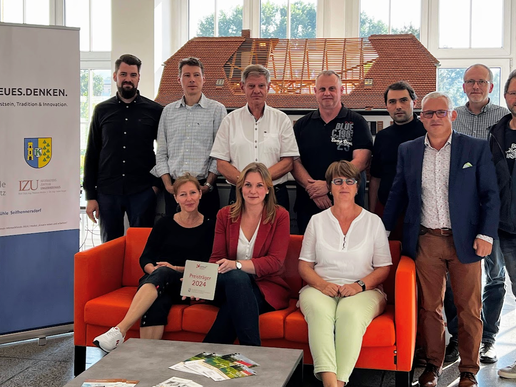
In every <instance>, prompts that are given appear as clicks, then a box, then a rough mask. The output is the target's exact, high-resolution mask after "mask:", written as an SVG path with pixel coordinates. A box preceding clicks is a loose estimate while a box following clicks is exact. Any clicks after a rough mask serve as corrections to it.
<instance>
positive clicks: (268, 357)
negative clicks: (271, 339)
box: [65, 339, 303, 387]
mask: <svg viewBox="0 0 516 387" xmlns="http://www.w3.org/2000/svg"><path fill="white" fill-rule="evenodd" d="M200 352H216V353H220V354H222V355H224V354H227V353H234V352H240V353H241V354H242V355H244V356H246V357H248V358H249V359H251V360H253V361H255V362H257V363H258V364H260V366H259V367H256V368H254V370H255V371H256V375H255V376H249V377H245V378H240V379H232V380H227V381H222V382H215V381H213V380H212V379H209V378H206V377H204V376H200V375H194V374H188V373H185V372H181V371H175V370H172V369H170V368H168V367H170V366H172V365H174V364H176V363H179V362H180V361H183V360H185V359H188V358H189V357H192V356H194V355H197V354H198V353H200ZM172 376H177V377H180V378H184V379H190V380H193V381H195V382H197V383H199V384H202V385H203V386H204V387H209V386H217V387H224V386H230V387H233V386H235V387H236V386H257V387H260V386H263V387H281V386H289V387H299V386H301V385H302V384H303V351H302V350H300V349H284V348H271V347H249V346H245V345H225V344H205V343H190V342H184V341H170V340H142V339H129V340H128V341H126V342H125V343H124V344H122V345H121V346H120V347H118V348H117V349H116V350H114V351H113V352H111V353H109V354H108V355H106V356H104V357H103V358H102V359H101V360H99V361H98V362H97V363H95V364H94V365H93V366H91V367H90V368H89V369H87V370H86V371H84V372H83V373H82V374H80V375H79V376H77V377H76V378H75V379H73V380H72V381H70V382H69V383H67V384H66V386H65V387H80V386H81V385H82V383H83V382H84V381H85V380H86V379H116V378H121V379H129V380H139V381H140V383H138V385H137V387H150V386H154V385H156V384H158V383H159V382H162V381H164V380H167V379H168V378H171V377H172Z"/></svg>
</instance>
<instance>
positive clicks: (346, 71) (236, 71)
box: [156, 31, 439, 110]
mask: <svg viewBox="0 0 516 387" xmlns="http://www.w3.org/2000/svg"><path fill="white" fill-rule="evenodd" d="M244 34H247V35H248V32H247V31H244ZM189 56H194V57H197V58H199V59H200V60H201V61H202V62H203V64H204V75H205V77H206V83H205V84H204V88H203V92H204V94H205V95H206V96H207V97H208V98H212V99H215V100H217V101H219V102H221V103H222V104H224V105H225V106H226V108H229V109H233V108H239V107H242V106H243V105H245V103H246V100H245V96H244V94H243V92H242V91H241V90H240V76H241V72H242V70H243V69H244V68H245V67H246V66H247V65H249V64H251V63H254V64H262V65H264V66H265V67H267V68H268V69H269V71H270V72H271V90H270V92H269V96H268V97H267V104H269V105H270V106H273V107H276V108H280V109H314V108H317V103H316V100H315V96H314V94H313V86H314V84H315V78H316V76H317V75H318V74H319V73H320V72H321V71H322V70H327V69H330V70H334V71H336V72H337V73H338V74H339V75H341V78H342V84H343V86H344V94H343V96H342V102H343V103H344V105H345V106H346V107H349V108H352V109H360V110H363V109H365V110H372V109H382V110H383V109H385V103H384V100H383V93H384V91H385V89H386V88H387V86H389V85H390V84H392V83H394V82H397V81H401V80H403V81H407V82H408V83H410V84H411V85H412V87H413V88H414V90H415V91H416V94H417V95H418V96H419V98H422V97H423V96H424V95H426V94H427V93H429V92H432V91H435V90H436V71H437V70H436V69H437V66H438V65H439V62H438V60H437V59H436V58H435V57H434V56H432V55H431V54H430V52H429V51H428V50H427V49H426V48H425V47H424V46H423V45H422V44H421V43H420V42H419V40H417V38H416V37H415V36H414V35H411V34H406V35H372V36H370V37H369V38H368V39H366V38H346V39H260V38H249V37H245V36H243V37H220V38H207V37H198V38H194V39H191V40H190V41H188V42H187V43H186V44H185V45H184V46H183V47H182V48H180V49H179V50H178V51H177V52H176V53H175V54H174V55H173V56H171V57H170V58H169V59H168V60H167V61H166V62H165V64H164V65H165V68H164V70H163V76H162V78H161V82H160V86H159V90H158V96H157V97H156V101H157V102H159V103H160V104H162V105H166V104H168V103H170V102H173V101H176V100H178V99H180V98H181V96H182V95H183V92H182V90H181V85H180V84H179V83H178V82H177V76H178V68H177V65H178V62H179V60H181V59H182V58H186V57H189ZM416 107H417V108H419V107H420V105H419V101H418V103H417V106H416Z"/></svg>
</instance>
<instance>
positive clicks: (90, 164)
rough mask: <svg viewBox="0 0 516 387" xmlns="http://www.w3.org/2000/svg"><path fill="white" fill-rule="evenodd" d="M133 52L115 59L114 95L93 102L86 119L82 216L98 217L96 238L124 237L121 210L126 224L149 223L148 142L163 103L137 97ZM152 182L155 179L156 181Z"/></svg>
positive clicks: (152, 200) (152, 198) (152, 186)
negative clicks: (126, 221)
mask: <svg viewBox="0 0 516 387" xmlns="http://www.w3.org/2000/svg"><path fill="white" fill-rule="evenodd" d="M141 64H142V62H141V61H140V59H138V58H137V57H135V56H134V55H130V54H125V55H122V56H121V57H120V58H119V59H117V61H116V62H115V72H114V73H113V79H114V81H115V82H116V85H117V88H118V92H117V93H116V96H114V97H113V98H110V99H108V100H107V101H104V102H101V103H99V104H98V105H97V106H96V107H95V110H94V112H93V116H92V118H91V126H90V132H89V136H88V145H87V147H86V155H85V158H84V182H83V187H84V190H85V192H86V200H87V201H88V202H87V206H86V214H87V215H88V217H89V218H90V219H91V220H92V221H93V222H95V223H97V219H99V221H100V236H101V239H102V242H107V241H110V240H112V239H115V238H118V237H120V236H122V235H124V214H126V213H127V218H128V219H129V225H130V226H131V227H152V226H153V225H154V217H155V216H156V191H157V188H156V185H157V184H158V183H159V180H157V179H156V178H155V177H154V176H152V174H151V173H150V170H151V169H152V167H153V166H154V165H155V164H156V155H155V154H154V140H155V139H156V135H157V132H158V123H159V118H160V116H161V112H162V110H163V107H162V106H161V105H160V104H158V103H156V102H154V101H151V100H150V99H148V98H145V97H143V96H141V95H140V92H139V91H138V83H139V81H140V67H141ZM156 180H157V181H156Z"/></svg>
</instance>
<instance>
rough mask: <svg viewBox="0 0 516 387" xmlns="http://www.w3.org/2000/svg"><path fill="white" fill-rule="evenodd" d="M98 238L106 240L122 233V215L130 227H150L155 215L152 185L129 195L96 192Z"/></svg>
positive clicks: (152, 224)
mask: <svg viewBox="0 0 516 387" xmlns="http://www.w3.org/2000/svg"><path fill="white" fill-rule="evenodd" d="M97 202H98V204H99V222H100V238H101V240H102V242H108V241H110V240H112V239H116V238H118V237H121V236H123V235H124V231H125V230H124V215H125V214H126V213H127V218H128V219H129V225H130V226H131V227H152V226H154V218H155V216H156V193H155V192H154V190H153V189H152V187H149V188H147V189H146V190H144V191H142V192H138V193H135V194H131V195H106V194H103V193H100V192H99V193H98V194H97Z"/></svg>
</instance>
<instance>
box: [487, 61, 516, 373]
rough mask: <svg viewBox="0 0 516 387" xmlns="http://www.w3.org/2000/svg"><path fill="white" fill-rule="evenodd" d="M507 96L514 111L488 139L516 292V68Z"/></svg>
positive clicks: (503, 243) (511, 369)
mask: <svg viewBox="0 0 516 387" xmlns="http://www.w3.org/2000/svg"><path fill="white" fill-rule="evenodd" d="M504 96H505V102H506V103H507V107H508V108H509V110H510V112H511V114H507V115H506V116H505V117H503V118H502V119H501V120H500V121H498V123H497V124H495V125H494V126H492V127H491V128H490V130H489V137H488V140H489V145H490V148H491V153H492V154H493V161H494V163H495V168H496V176H497V180H498V188H499V189H500V204H501V206H500V224H499V225H498V237H499V239H500V248H501V250H502V256H503V261H504V263H505V270H506V272H507V273H508V274H509V278H510V279H511V286H512V293H513V295H516V200H515V197H516V170H515V168H514V164H515V163H514V159H516V70H515V71H513V72H512V73H510V74H509V78H508V79H507V82H506V83H505V89H504ZM498 323H500V320H498ZM481 355H482V353H481ZM513 359H514V357H513ZM498 375H500V376H501V377H502V378H508V379H516V362H514V363H513V364H511V365H509V366H506V367H504V368H501V369H499V370H498Z"/></svg>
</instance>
